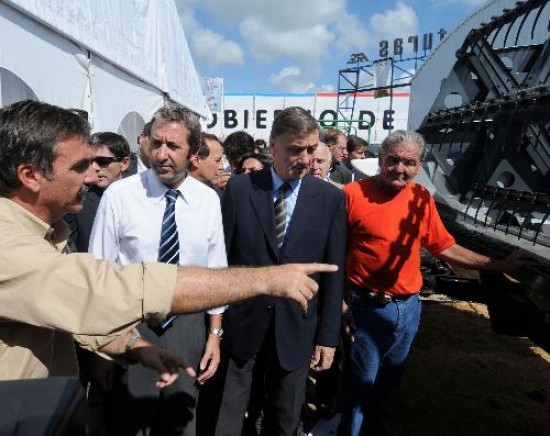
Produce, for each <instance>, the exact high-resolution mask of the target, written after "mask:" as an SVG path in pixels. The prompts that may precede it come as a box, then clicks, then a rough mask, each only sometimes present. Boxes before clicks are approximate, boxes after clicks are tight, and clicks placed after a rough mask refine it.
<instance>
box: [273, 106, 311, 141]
mask: <svg viewBox="0 0 550 436" xmlns="http://www.w3.org/2000/svg"><path fill="white" fill-rule="evenodd" d="M319 130H320V129H319V123H318V122H317V120H316V119H315V118H313V116H312V115H311V113H309V112H308V111H306V110H305V109H304V108H301V107H299V106H291V107H287V108H286V109H283V110H282V111H281V112H279V113H278V114H277V115H276V116H275V119H274V120H273V124H272V126H271V135H270V136H271V138H276V137H278V136H280V135H284V134H285V133H290V134H292V135H308V134H310V133H313V132H318V131H319Z"/></svg>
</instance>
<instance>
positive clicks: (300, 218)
mask: <svg viewBox="0 0 550 436" xmlns="http://www.w3.org/2000/svg"><path fill="white" fill-rule="evenodd" d="M317 197H318V192H317V189H316V186H315V183H313V177H312V176H310V175H309V174H307V175H306V176H305V177H304V179H303V180H302V185H301V186H300V192H299V193H298V201H297V202H296V207H295V208H294V213H293V214H292V217H291V218H290V224H289V226H288V229H287V235H286V241H285V247H284V251H285V253H290V252H291V250H292V248H293V246H294V244H295V243H296V242H297V241H298V239H299V238H300V234H301V233H302V232H303V231H304V230H305V229H306V228H307V225H308V224H309V223H311V222H312V221H313V220H314V219H315V216H314V215H315V214H317V213H322V210H321V208H319V207H317V206H316V203H317Z"/></svg>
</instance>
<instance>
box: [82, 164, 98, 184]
mask: <svg viewBox="0 0 550 436" xmlns="http://www.w3.org/2000/svg"><path fill="white" fill-rule="evenodd" d="M98 172H99V165H98V164H97V163H95V162H92V163H91V164H90V166H89V167H88V169H87V170H86V174H85V175H84V183H85V184H86V185H96V184H97V183H98V182H99V177H98V176H97V173H98Z"/></svg>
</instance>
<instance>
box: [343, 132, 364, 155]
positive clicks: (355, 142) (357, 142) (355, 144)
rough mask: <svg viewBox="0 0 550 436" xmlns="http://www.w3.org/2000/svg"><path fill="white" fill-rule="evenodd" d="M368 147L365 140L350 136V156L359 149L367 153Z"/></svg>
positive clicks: (348, 148)
mask: <svg viewBox="0 0 550 436" xmlns="http://www.w3.org/2000/svg"><path fill="white" fill-rule="evenodd" d="M367 145H368V143H367V141H365V140H364V139H363V138H360V137H359V136H357V135H349V136H348V142H347V144H346V148H347V150H348V154H350V153H352V152H354V151H355V150H357V149H358V148H362V149H363V150H365V152H366V150H367Z"/></svg>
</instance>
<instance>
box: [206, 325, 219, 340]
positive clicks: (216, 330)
mask: <svg viewBox="0 0 550 436" xmlns="http://www.w3.org/2000/svg"><path fill="white" fill-rule="evenodd" d="M208 334H209V335H216V336H218V337H219V338H220V339H221V338H223V329H222V328H219V327H211V328H210V329H209V330H208Z"/></svg>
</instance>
